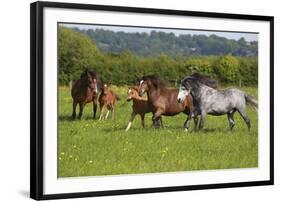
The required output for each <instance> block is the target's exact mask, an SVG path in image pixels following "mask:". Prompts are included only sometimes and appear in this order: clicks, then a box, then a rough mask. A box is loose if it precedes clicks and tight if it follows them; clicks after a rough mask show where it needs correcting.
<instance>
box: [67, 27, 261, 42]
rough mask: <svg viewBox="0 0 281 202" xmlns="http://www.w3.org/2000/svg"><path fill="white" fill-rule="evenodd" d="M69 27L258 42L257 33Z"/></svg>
mask: <svg viewBox="0 0 281 202" xmlns="http://www.w3.org/2000/svg"><path fill="white" fill-rule="evenodd" d="M63 25H64V26H67V27H77V28H79V29H105V30H111V31H115V32H118V31H123V32H130V33H135V32H140V33H141V32H146V33H150V32H151V31H152V30H155V31H162V32H166V33H171V32H172V33H174V34H175V35H177V36H178V35H182V34H191V35H199V34H203V35H207V36H209V35H212V34H215V35H217V36H221V37H225V38H228V39H234V40H238V39H240V38H241V37H244V39H245V40H246V41H257V40H258V34H257V33H237V32H223V31H215V32H214V31H201V30H200V31H199V30H181V29H156V28H142V27H120V26H100V25H88V24H87V25H86V24H63Z"/></svg>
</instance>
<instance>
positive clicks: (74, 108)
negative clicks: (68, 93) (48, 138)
mask: <svg viewBox="0 0 281 202" xmlns="http://www.w3.org/2000/svg"><path fill="white" fill-rule="evenodd" d="M77 104H78V103H77V102H75V101H74V100H73V104H72V118H73V119H75V118H76V106H77Z"/></svg>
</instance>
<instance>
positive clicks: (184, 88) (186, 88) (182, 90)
mask: <svg viewBox="0 0 281 202" xmlns="http://www.w3.org/2000/svg"><path fill="white" fill-rule="evenodd" d="M190 92H191V86H190V84H189V82H188V79H183V80H182V81H181V83H180V86H179V93H178V97H177V100H178V102H179V103H182V102H183V101H184V100H185V98H186V97H187V96H188V95H189V94H190Z"/></svg>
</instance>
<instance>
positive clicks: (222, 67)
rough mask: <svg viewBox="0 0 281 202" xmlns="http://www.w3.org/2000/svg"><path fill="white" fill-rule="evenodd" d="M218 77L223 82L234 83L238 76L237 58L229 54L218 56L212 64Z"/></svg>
mask: <svg viewBox="0 0 281 202" xmlns="http://www.w3.org/2000/svg"><path fill="white" fill-rule="evenodd" d="M213 69H214V72H215V74H216V75H217V76H218V78H219V79H220V80H221V81H222V82H225V83H229V82H230V83H234V82H236V81H237V79H238V77H239V60H238V59H237V58H235V57H233V56H231V55H226V56H220V57H219V58H218V59H217V60H216V61H215V62H214V64H213Z"/></svg>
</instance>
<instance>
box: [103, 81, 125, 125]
mask: <svg viewBox="0 0 281 202" xmlns="http://www.w3.org/2000/svg"><path fill="white" fill-rule="evenodd" d="M117 100H120V98H119V97H118V96H117V95H116V94H115V93H114V92H113V91H112V90H110V89H109V83H108V82H105V83H103V84H102V87H101V94H100V96H99V103H100V110H101V113H100V118H99V120H106V119H107V117H108V115H109V112H110V111H111V113H112V114H111V117H112V119H114V108H115V103H116V101H117Z"/></svg>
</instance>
